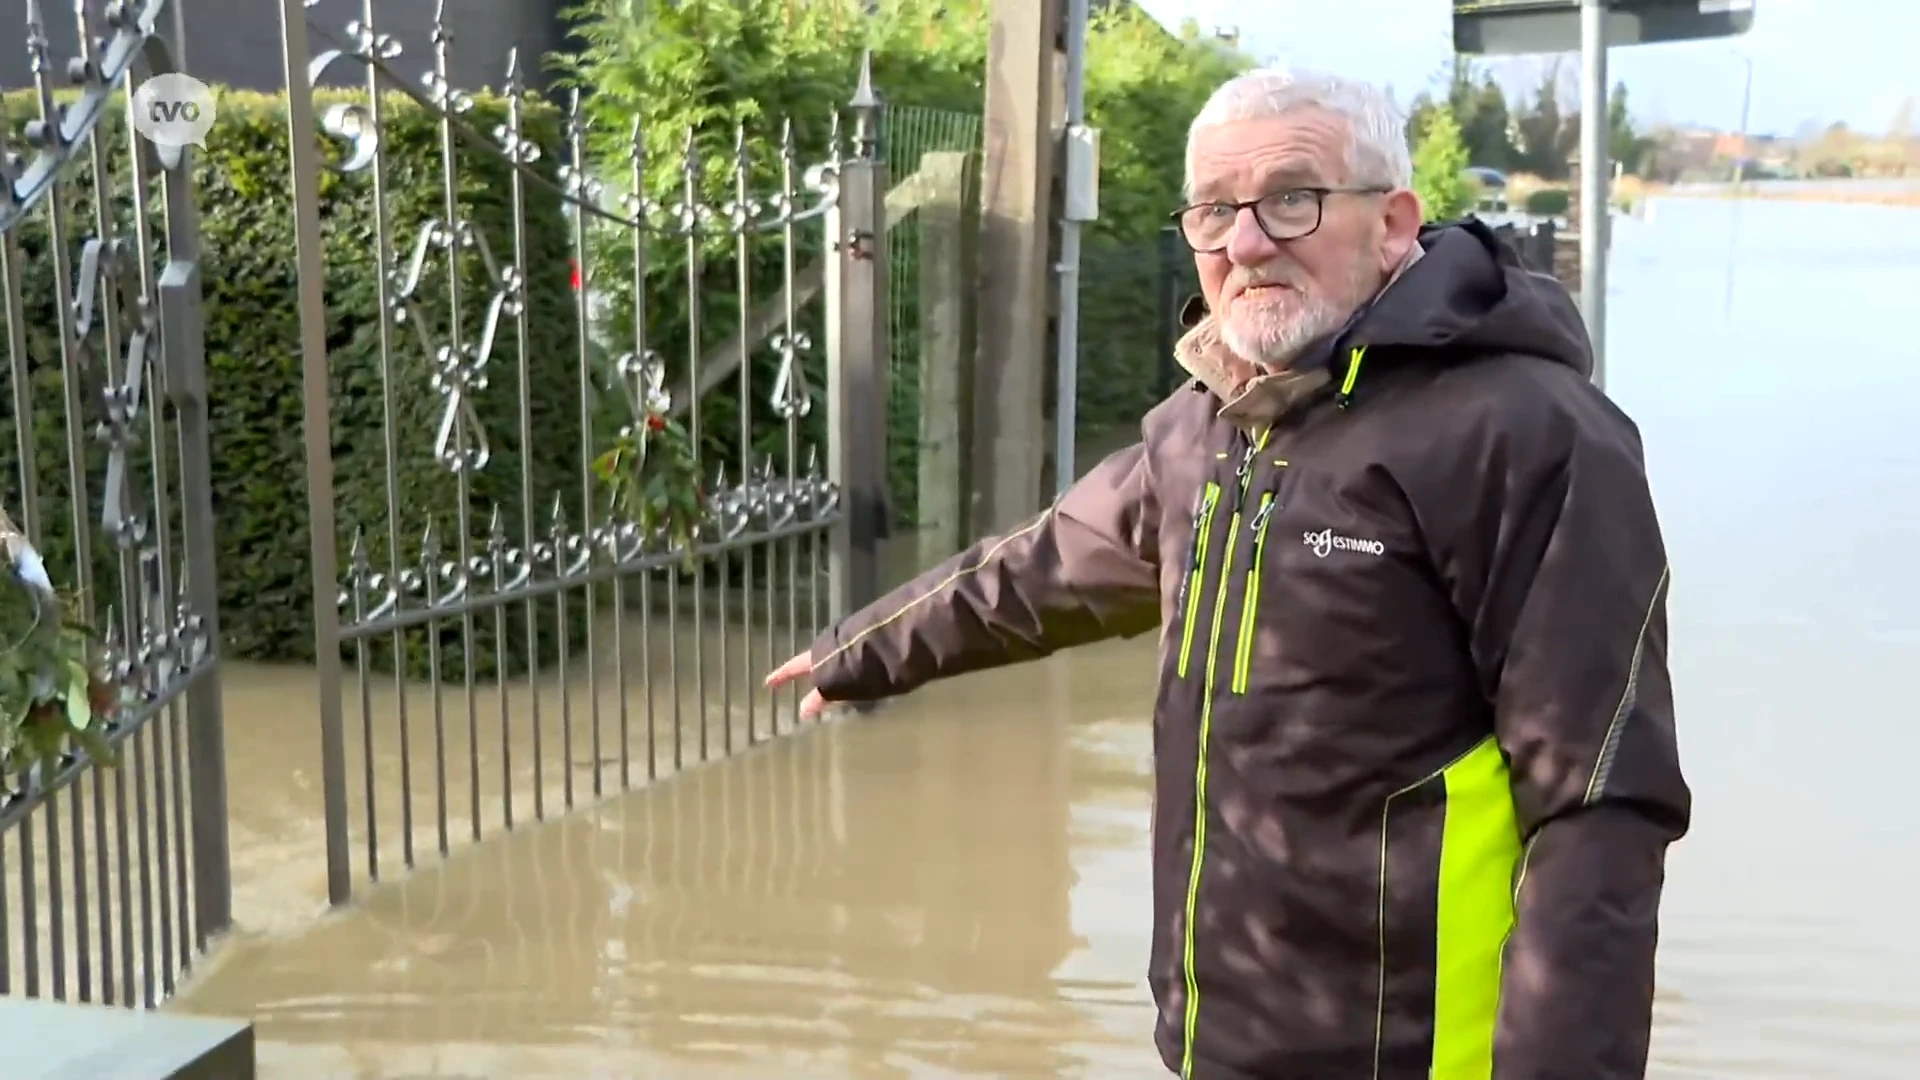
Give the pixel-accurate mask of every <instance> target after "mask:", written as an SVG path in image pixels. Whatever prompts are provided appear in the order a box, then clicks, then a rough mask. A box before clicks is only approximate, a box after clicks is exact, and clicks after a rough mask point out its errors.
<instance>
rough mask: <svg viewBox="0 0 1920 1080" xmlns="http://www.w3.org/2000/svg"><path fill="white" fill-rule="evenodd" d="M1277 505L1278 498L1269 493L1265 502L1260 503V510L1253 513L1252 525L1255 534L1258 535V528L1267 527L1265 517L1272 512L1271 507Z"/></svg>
mask: <svg viewBox="0 0 1920 1080" xmlns="http://www.w3.org/2000/svg"><path fill="white" fill-rule="evenodd" d="M1278 505H1280V500H1279V499H1276V498H1274V497H1273V496H1271V495H1269V496H1267V499H1266V502H1264V503H1262V504H1261V506H1260V512H1259V513H1257V514H1255V515H1253V526H1252V527H1253V534H1254V535H1255V536H1258V535H1260V530H1262V529H1264V528H1266V527H1267V518H1268V517H1270V516H1271V515H1272V514H1273V508H1274V507H1276V506H1278Z"/></svg>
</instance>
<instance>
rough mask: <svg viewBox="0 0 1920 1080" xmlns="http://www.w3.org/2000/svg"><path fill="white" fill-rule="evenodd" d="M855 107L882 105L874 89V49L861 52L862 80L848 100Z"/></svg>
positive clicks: (865, 107) (875, 107)
mask: <svg viewBox="0 0 1920 1080" xmlns="http://www.w3.org/2000/svg"><path fill="white" fill-rule="evenodd" d="M847 104H848V105H851V106H852V107H853V108H854V109H856V110H858V109H877V108H879V107H880V95H879V94H877V93H875V92H874V89H873V50H872V49H866V50H863V51H862V52H861V53H860V81H859V82H858V83H857V84H855V86H854V88H853V99H852V100H850V101H848V102H847Z"/></svg>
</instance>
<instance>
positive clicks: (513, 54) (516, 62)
mask: <svg viewBox="0 0 1920 1080" xmlns="http://www.w3.org/2000/svg"><path fill="white" fill-rule="evenodd" d="M507 87H508V88H509V89H512V90H518V89H519V88H520V46H518V45H515V46H513V47H512V48H510V49H508V50H507Z"/></svg>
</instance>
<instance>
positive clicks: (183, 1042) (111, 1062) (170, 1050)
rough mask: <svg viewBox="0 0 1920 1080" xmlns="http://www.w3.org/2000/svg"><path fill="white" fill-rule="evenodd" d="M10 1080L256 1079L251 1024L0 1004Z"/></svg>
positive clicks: (3, 1068)
mask: <svg viewBox="0 0 1920 1080" xmlns="http://www.w3.org/2000/svg"><path fill="white" fill-rule="evenodd" d="M0 1046H4V1047H6V1050H5V1052H4V1053H5V1058H6V1062H5V1064H4V1065H0V1073H3V1074H4V1075H5V1076H6V1078H7V1080H254V1056H253V1053H254V1051H253V1025H252V1024H251V1023H249V1022H246V1021H241V1020H220V1019H213V1018H210V1017H200V1016H182V1015H179V1014H176V1013H155V1012H141V1011H136V1010H132V1009H117V1008H111V1007H108V1006H102V1005H63V1004H60V1003H58V1002H51V1001H29V1000H25V999H22V998H4V999H0Z"/></svg>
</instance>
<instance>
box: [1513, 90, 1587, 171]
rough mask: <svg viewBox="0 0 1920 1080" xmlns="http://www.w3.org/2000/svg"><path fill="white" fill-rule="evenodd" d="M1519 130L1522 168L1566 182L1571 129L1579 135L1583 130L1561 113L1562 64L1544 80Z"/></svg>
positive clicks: (1520, 120)
mask: <svg viewBox="0 0 1920 1080" xmlns="http://www.w3.org/2000/svg"><path fill="white" fill-rule="evenodd" d="M1516 127H1517V129H1518V130H1519V133H1520V146H1519V155H1518V156H1519V161H1518V162H1517V163H1516V164H1517V165H1518V167H1519V168H1521V169H1524V170H1526V171H1527V172H1530V173H1534V174H1536V175H1538V176H1541V177H1543V178H1545V179H1548V180H1564V179H1566V177H1567V173H1568V171H1569V170H1568V168H1567V158H1568V151H1569V150H1571V149H1572V143H1571V142H1570V141H1569V140H1568V138H1567V133H1568V131H1569V128H1570V127H1571V130H1573V131H1574V132H1575V133H1576V134H1577V132H1578V131H1579V129H1578V127H1573V126H1571V125H1570V124H1569V122H1568V118H1567V117H1564V116H1562V115H1561V113H1560V68H1559V65H1558V64H1555V65H1554V66H1552V67H1550V68H1549V69H1548V71H1547V74H1546V76H1545V77H1544V78H1542V79H1541V80H1540V85H1539V87H1538V88H1536V89H1535V90H1534V93H1533V100H1532V101H1531V102H1529V103H1528V104H1527V105H1526V106H1525V107H1523V108H1522V109H1521V110H1520V115H1519V118H1518V122H1517V124H1516Z"/></svg>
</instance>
